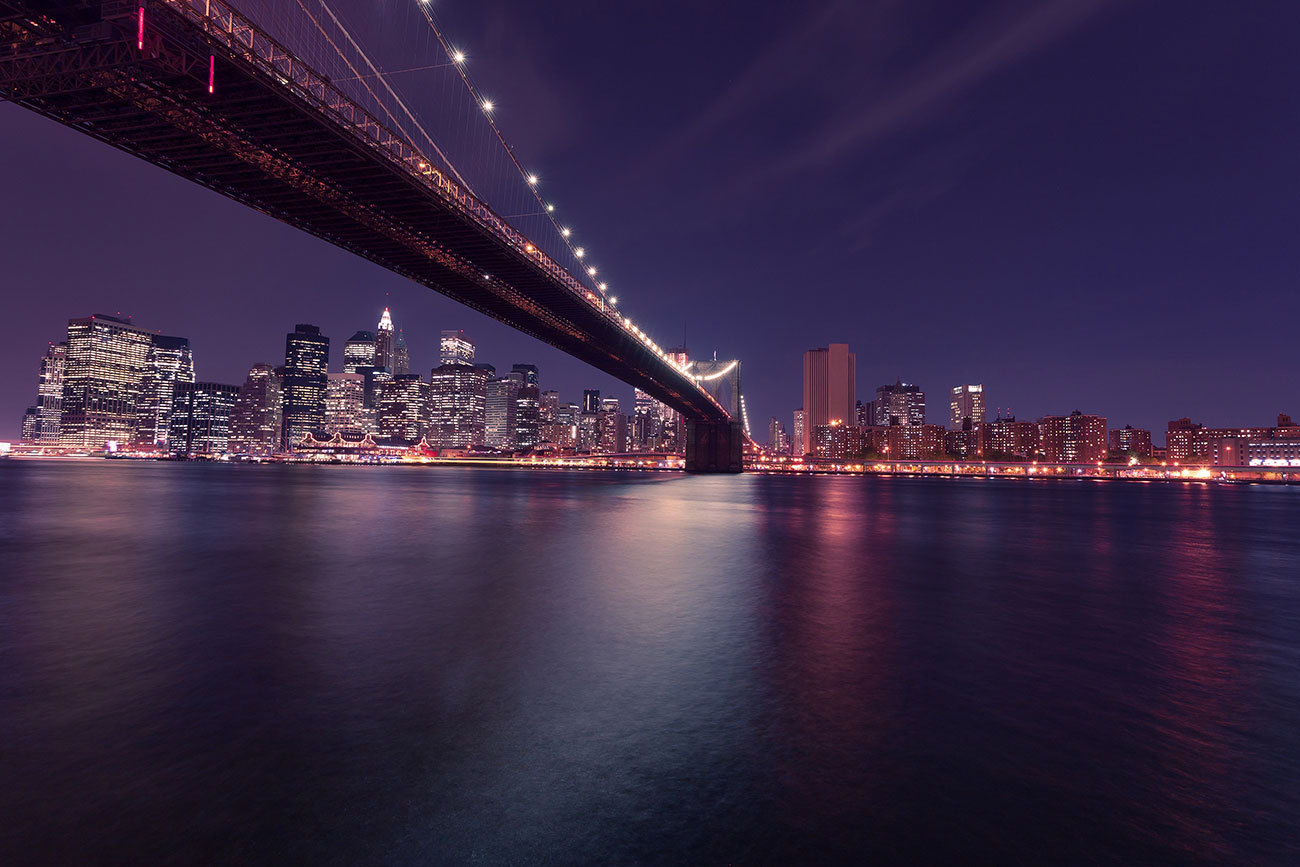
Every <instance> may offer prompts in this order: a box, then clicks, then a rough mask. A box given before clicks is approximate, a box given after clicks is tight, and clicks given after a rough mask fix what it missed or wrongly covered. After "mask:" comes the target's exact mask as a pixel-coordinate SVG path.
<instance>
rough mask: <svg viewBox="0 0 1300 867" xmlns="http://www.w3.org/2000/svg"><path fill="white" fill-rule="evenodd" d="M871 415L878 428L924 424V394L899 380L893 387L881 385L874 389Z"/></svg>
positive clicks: (918, 388) (917, 387)
mask: <svg viewBox="0 0 1300 867" xmlns="http://www.w3.org/2000/svg"><path fill="white" fill-rule="evenodd" d="M872 413H873V415H874V418H873V420H872V422H873V424H876V425H878V426H880V427H887V426H889V425H908V424H925V392H924V391H921V386H919V385H912V384H910V383H906V382H903V380H902V379H901V378H900V379H899V380H898V381H897V382H896V383H894V384H893V385H882V386H880V388H878V389H876V400H875V402H874V403H873V404H872ZM959 426H960V425H959Z"/></svg>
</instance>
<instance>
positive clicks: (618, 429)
mask: <svg viewBox="0 0 1300 867" xmlns="http://www.w3.org/2000/svg"><path fill="white" fill-rule="evenodd" d="M597 427H598V428H599V431H600V439H599V443H598V445H597V448H596V450H597V451H600V452H604V453H605V454H621V453H623V452H626V451H627V416H625V415H623V409H622V407H621V406H620V405H619V402H618V398H616V397H607V398H604V399H603V400H601V402H600V412H599V413H598V418H597Z"/></svg>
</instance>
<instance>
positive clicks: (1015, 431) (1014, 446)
mask: <svg viewBox="0 0 1300 867" xmlns="http://www.w3.org/2000/svg"><path fill="white" fill-rule="evenodd" d="M1040 442H1041V436H1040V431H1039V428H1038V422H1034V421H1028V420H1021V421H1017V420H1016V417H1015V416H1014V415H1012V416H1006V417H1005V418H1001V417H1000V418H996V419H994V420H993V421H992V422H990V423H989V445H990V446H991V447H992V450H993V455H994V457H996V458H998V459H1007V458H1020V459H1021V460H1026V461H1027V460H1033V459H1034V458H1035V457H1037V456H1038V454H1039V452H1040V451H1041V449H1040Z"/></svg>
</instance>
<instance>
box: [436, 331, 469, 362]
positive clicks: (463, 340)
mask: <svg viewBox="0 0 1300 867" xmlns="http://www.w3.org/2000/svg"><path fill="white" fill-rule="evenodd" d="M473 363H474V341H472V340H470V339H469V338H468V337H466V336H465V332H464V331H460V330H449V331H444V332H442V338H441V339H440V340H439V341H438V364H440V365H442V364H473Z"/></svg>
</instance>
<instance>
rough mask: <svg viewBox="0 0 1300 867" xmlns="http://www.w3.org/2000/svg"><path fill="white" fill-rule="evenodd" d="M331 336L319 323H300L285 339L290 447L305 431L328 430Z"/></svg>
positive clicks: (286, 421)
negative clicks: (329, 336) (327, 391)
mask: <svg viewBox="0 0 1300 867" xmlns="http://www.w3.org/2000/svg"><path fill="white" fill-rule="evenodd" d="M329 358H330V339H329V338H328V337H325V336H323V335H322V334H321V333H320V329H319V328H317V327H316V326H315V325H307V324H299V325H297V326H295V329H294V331H293V332H292V333H290V334H288V335H286V336H285V340H284V385H283V394H284V425H283V438H282V441H281V445H282V446H283V447H284V448H286V449H288V448H290V447H291V446H292V444H293V443H296V442H298V440H300V439H302V438H303V435H304V434H309V433H310V434H323V433H324V430H325V391H326V383H327V382H328V368H329Z"/></svg>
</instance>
